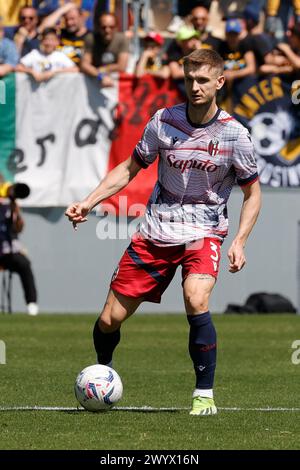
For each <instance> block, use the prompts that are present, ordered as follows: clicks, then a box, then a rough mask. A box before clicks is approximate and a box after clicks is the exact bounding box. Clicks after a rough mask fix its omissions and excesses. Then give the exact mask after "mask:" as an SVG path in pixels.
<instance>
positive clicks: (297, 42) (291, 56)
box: [277, 23, 300, 72]
mask: <svg viewBox="0 0 300 470" xmlns="http://www.w3.org/2000/svg"><path fill="white" fill-rule="evenodd" d="M287 36H288V42H289V43H288V44H287V43H284V42H282V43H279V44H277V48H278V49H279V50H280V51H281V52H282V53H283V54H284V56H285V57H286V58H287V60H288V61H289V64H290V65H291V67H292V69H293V72H299V71H300V23H298V24H295V26H294V27H293V28H292V29H291V30H289V31H288V35H287Z"/></svg>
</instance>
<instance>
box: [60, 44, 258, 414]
mask: <svg viewBox="0 0 300 470" xmlns="http://www.w3.org/2000/svg"><path fill="white" fill-rule="evenodd" d="M184 73H185V86H186V92H187V98H188V101H187V103H183V104H179V105H176V106H173V107H171V108H165V109H161V110H159V111H157V113H156V114H155V115H154V116H153V117H152V119H150V121H149V123H148V124H147V126H146V128H145V131H144V134H143V136H142V138H141V140H140V141H139V143H138V144H137V145H136V147H135V150H134V152H133V154H132V156H131V157H130V158H128V159H127V160H126V161H124V162H122V163H121V164H120V165H118V166H117V167H116V168H114V169H113V170H112V171H110V172H109V173H108V175H107V176H106V177H105V178H104V179H103V181H101V183H100V184H99V186H98V187H97V188H96V189H95V190H94V191H93V192H92V193H91V194H90V195H89V196H87V198H86V199H84V200H83V201H82V202H77V203H74V204H72V205H71V206H69V208H68V209H67V211H66V215H67V216H68V218H69V220H70V221H71V222H73V225H74V227H75V228H76V225H77V224H78V223H81V222H85V221H86V220H87V215H88V213H89V212H90V211H91V210H92V208H93V207H95V206H96V205H97V204H99V203H100V202H101V201H103V200H105V199H107V198H108V197H110V196H112V195H113V194H116V193H117V192H118V191H120V190H121V189H122V188H124V187H125V186H126V185H127V184H128V183H129V182H130V181H131V180H132V179H133V178H134V177H135V176H136V175H137V173H138V172H139V171H141V170H142V169H146V168H147V167H148V166H149V165H151V163H153V162H154V160H155V159H156V158H157V156H159V169H158V181H157V183H156V185H155V187H154V189H153V192H152V195H151V197H150V199H149V202H148V205H147V209H146V213H145V216H144V219H143V222H142V223H141V225H140V227H139V229H138V232H137V233H136V234H135V235H134V236H133V238H132V241H131V243H130V245H129V247H128V248H127V250H126V252H125V253H124V255H123V257H122V259H121V261H120V264H119V266H118V268H117V270H116V271H115V273H114V275H113V278H112V281H111V285H110V290H109V293H108V296H107V299H106V303H105V305H104V308H103V310H102V313H101V315H100V318H99V320H97V322H96V324H95V327H94V333H93V335H94V344H95V349H96V352H97V357H98V361H99V363H100V364H107V365H110V364H111V361H112V355H113V351H114V349H115V348H116V346H117V344H118V343H119V341H120V327H121V324H122V322H123V321H124V320H126V319H127V318H128V317H129V316H130V315H132V314H133V313H134V311H135V310H136V309H137V308H138V306H139V305H140V303H141V302H143V301H144V300H147V301H152V302H160V299H161V295H162V293H163V292H164V291H165V289H166V288H167V286H168V285H169V283H170V281H171V280H172V278H173V276H174V274H175V271H176V268H177V267H178V266H179V265H181V266H182V279H183V280H182V286H183V296H184V302H185V307H186V313H187V319H188V322H189V324H190V335H189V352H190V356H191V359H192V362H193V365H194V370H195V374H196V387H195V390H194V393H193V403H192V410H191V412H190V414H192V415H200V416H203V415H213V414H216V412H217V408H216V406H215V403H214V399H213V382H214V374H215V367H216V343H217V341H216V331H215V328H214V325H213V323H212V319H211V315H210V313H209V307H208V304H209V297H210V294H211V292H212V289H213V287H214V285H215V283H216V279H217V275H218V270H219V262H220V246H221V244H222V242H223V240H224V237H225V236H226V234H227V229H228V218H227V209H226V203H227V200H228V198H229V195H230V192H231V190H232V187H233V185H234V183H235V181H237V183H238V184H239V185H240V187H241V189H242V191H243V193H244V201H243V205H242V209H241V214H240V223H239V228H238V232H237V234H236V236H235V238H234V240H233V242H232V244H231V246H230V249H229V251H228V257H229V271H230V272H232V273H235V272H238V271H240V270H241V269H242V268H243V266H244V264H245V262H246V259H245V254H244V247H245V243H246V240H247V238H248V236H249V234H250V232H251V230H252V228H253V226H254V224H255V221H256V219H257V216H258V213H259V209H260V204H261V202H260V200H261V196H260V186H259V182H258V175H257V167H256V161H255V157H254V150H253V145H252V142H251V137H250V135H249V132H248V130H247V129H246V128H244V127H243V126H242V125H241V124H240V123H238V122H237V121H236V120H235V119H234V118H233V117H231V116H230V115H229V114H227V113H226V112H225V111H223V110H222V109H218V107H217V105H216V94H217V91H218V90H220V89H221V88H222V86H223V85H224V81H225V78H224V75H223V61H222V59H221V57H220V56H219V55H218V53H217V52H215V51H213V50H206V49H202V50H196V51H193V52H192V53H191V54H189V55H188V56H186V57H185V58H184Z"/></svg>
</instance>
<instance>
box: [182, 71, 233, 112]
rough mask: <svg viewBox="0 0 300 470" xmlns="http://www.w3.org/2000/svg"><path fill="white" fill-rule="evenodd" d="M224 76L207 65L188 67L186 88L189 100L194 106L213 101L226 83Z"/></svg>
mask: <svg viewBox="0 0 300 470" xmlns="http://www.w3.org/2000/svg"><path fill="white" fill-rule="evenodd" d="M224 81H225V79H224V76H223V75H220V73H219V71H218V70H217V69H215V68H212V67H209V66H207V65H204V66H201V67H197V68H196V67H193V68H186V70H185V88H186V93H187V97H188V100H189V102H190V103H191V104H192V105H193V106H203V105H204V104H206V103H209V102H210V101H212V100H213V99H214V98H215V96H216V93H217V91H218V90H220V89H221V88H222V86H223V84H224Z"/></svg>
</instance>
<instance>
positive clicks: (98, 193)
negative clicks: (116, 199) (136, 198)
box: [65, 157, 141, 229]
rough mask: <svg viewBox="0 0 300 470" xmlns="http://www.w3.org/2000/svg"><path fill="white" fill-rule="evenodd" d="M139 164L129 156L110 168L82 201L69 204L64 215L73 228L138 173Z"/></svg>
mask: <svg viewBox="0 0 300 470" xmlns="http://www.w3.org/2000/svg"><path fill="white" fill-rule="evenodd" d="M140 169H141V166H140V165H138V163H136V161H135V160H134V159H133V158H132V157H129V158H128V159H127V160H125V161H124V162H122V163H120V164H119V165H118V166H116V167H115V168H114V169H113V170H111V171H110V172H109V173H108V174H107V175H106V177H105V178H104V179H103V180H102V181H101V183H100V184H99V186H97V188H96V189H94V191H92V192H91V193H90V194H89V195H88V196H87V197H86V198H85V199H84V200H83V201H81V202H75V203H73V204H71V205H70V206H69V207H68V208H67V210H66V212H65V215H66V217H68V218H69V220H70V222H72V223H73V226H74V228H75V229H76V225H77V224H80V223H82V222H86V220H87V215H88V213H89V212H90V211H91V210H92V209H93V208H94V207H95V206H96V205H97V204H99V203H100V202H102V201H104V200H105V199H107V198H109V197H111V196H113V195H114V194H117V193H118V192H119V191H121V190H122V189H123V188H125V187H126V186H127V185H128V183H130V181H131V180H132V179H133V178H134V177H135V176H136V175H137V174H138V172H139V171H140Z"/></svg>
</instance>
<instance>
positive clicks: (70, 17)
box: [65, 8, 82, 33]
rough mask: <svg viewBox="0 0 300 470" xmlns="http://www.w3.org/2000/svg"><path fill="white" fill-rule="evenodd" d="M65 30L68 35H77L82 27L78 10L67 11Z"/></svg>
mask: <svg viewBox="0 0 300 470" xmlns="http://www.w3.org/2000/svg"><path fill="white" fill-rule="evenodd" d="M65 23H66V30H67V31H69V32H70V33H77V31H79V30H80V28H81V26H82V17H81V15H80V13H79V11H78V10H76V9H75V8H74V10H71V11H69V12H68V13H67V14H66V15H65Z"/></svg>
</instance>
